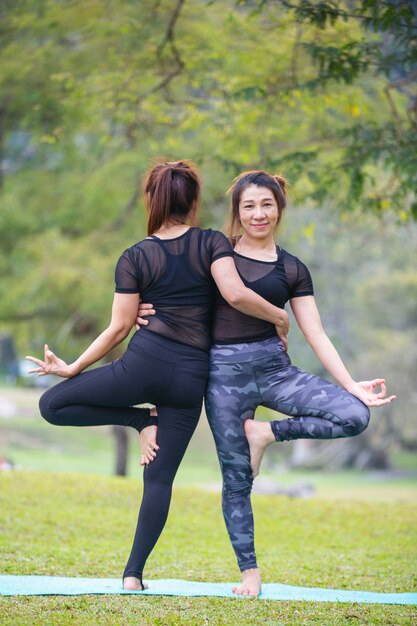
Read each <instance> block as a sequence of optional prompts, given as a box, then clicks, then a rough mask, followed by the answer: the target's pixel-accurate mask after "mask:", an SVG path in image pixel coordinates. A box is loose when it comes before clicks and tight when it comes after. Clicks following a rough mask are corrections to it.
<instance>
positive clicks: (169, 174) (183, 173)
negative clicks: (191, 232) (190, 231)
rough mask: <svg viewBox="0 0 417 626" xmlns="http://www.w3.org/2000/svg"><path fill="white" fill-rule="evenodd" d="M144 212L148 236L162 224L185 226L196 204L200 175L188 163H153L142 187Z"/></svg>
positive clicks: (197, 202) (190, 163)
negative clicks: (146, 218) (145, 212)
mask: <svg viewBox="0 0 417 626" xmlns="http://www.w3.org/2000/svg"><path fill="white" fill-rule="evenodd" d="M143 188H144V192H145V201H146V208H147V209H148V214H149V217H148V235H152V233H154V232H156V231H157V230H159V229H160V228H161V226H162V225H163V224H164V223H166V222H171V223H177V224H185V223H186V221H187V219H189V218H190V217H191V218H193V217H194V214H195V212H196V211H197V208H198V204H199V201H200V189H201V182H200V175H199V173H198V171H197V168H196V166H195V165H194V163H192V162H191V161H187V160H182V161H157V162H155V163H154V164H153V166H152V167H151V169H150V170H149V172H148V173H147V175H146V178H145V181H144V184H143Z"/></svg>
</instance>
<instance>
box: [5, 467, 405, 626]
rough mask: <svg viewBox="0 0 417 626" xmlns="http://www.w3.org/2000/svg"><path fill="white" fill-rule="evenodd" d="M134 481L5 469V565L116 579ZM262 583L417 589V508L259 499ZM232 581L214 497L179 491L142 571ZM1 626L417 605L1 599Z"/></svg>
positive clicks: (339, 620) (368, 612) (320, 621)
mask: <svg viewBox="0 0 417 626" xmlns="http://www.w3.org/2000/svg"><path fill="white" fill-rule="evenodd" d="M139 497H140V481H139V480H135V479H121V478H111V477H105V476H92V475H82V474H50V473H46V472H37V471H32V472H28V471H14V472H8V473H6V472H3V473H2V474H0V520H1V528H0V531H1V532H0V550H1V554H2V559H1V563H2V565H1V571H2V573H8V574H48V575H68V576H91V577H118V576H120V575H121V573H122V570H123V566H124V563H125V560H126V557H127V555H128V552H129V550H130V542H131V538H132V533H133V530H134V526H135V523H136V516H137V507H138V499H139ZM253 500H254V510H255V516H256V533H257V551H258V557H259V563H260V566H261V568H262V572H263V579H264V581H265V582H281V583H287V584H293V585H304V586H323V587H333V588H341V589H364V590H368V591H385V592H401V591H413V590H416V588H417V572H416V566H415V564H416V562H417V529H416V523H415V522H416V517H417V515H416V514H417V505H416V504H413V503H410V502H404V503H398V502H383V503H382V502H364V501H357V500H355V499H347V500H346V501H326V500H319V499H312V500H299V499H297V500H296V499H289V498H287V497H286V496H254V498H253ZM146 578H148V579H152V578H187V579H190V580H203V581H235V580H237V578H238V574H237V568H236V566H235V560H234V555H233V553H232V550H231V547H230V545H229V542H228V539H227V536H226V532H225V529H224V524H223V520H222V517H221V511H220V498H219V495H218V494H214V493H207V492H202V491H200V490H199V489H193V488H190V487H177V488H176V489H175V492H174V498H173V502H172V508H171V512H170V517H169V520H168V523H167V526H166V528H165V530H164V533H163V535H162V537H161V539H160V541H159V543H158V545H157V547H156V549H155V550H154V552H153V553H152V555H151V557H150V559H149V561H148V564H147V568H146V572H145V579H146ZM0 615H1V617H0V623H1V624H2V626H3V625H9V624H17V625H19V626H20V625H26V624H33V625H38V624H39V625H41V624H42V625H45V624H77V625H78V624H116V625H119V624H137V625H145V624H146V625H147V624H152V625H153V624H161V625H162V624H163V625H171V624H188V625H194V624H195V625H197V624H198V625H199V624H233V625H240V624H265V625H266V624H288V625H293V624H294V625H298V624H317V625H327V624H328V625H331V626H333V625H339V624H346V625H347V624H350V625H351V624H392V625H394V624H401V625H402V624H410V625H411V624H415V623H417V610H416V607H409V606H389V605H386V606H385V605H359V604H337V603H314V602H273V601H262V600H245V599H221V598H214V599H213V598H211V599H208V598H168V597H160V598H159V597H147V598H143V597H137V596H82V597H51V598H48V597H26V598H25V597H23V598H22V597H21V598H1V599H0Z"/></svg>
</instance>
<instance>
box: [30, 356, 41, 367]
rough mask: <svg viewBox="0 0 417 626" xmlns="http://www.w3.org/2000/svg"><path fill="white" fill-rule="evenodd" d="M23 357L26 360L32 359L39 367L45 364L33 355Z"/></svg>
mask: <svg viewBox="0 0 417 626" xmlns="http://www.w3.org/2000/svg"><path fill="white" fill-rule="evenodd" d="M25 359H27V360H28V361H32V362H33V363H36V365H40V366H41V367H43V366H44V365H45V362H44V361H41V360H40V359H37V358H36V357H34V356H25Z"/></svg>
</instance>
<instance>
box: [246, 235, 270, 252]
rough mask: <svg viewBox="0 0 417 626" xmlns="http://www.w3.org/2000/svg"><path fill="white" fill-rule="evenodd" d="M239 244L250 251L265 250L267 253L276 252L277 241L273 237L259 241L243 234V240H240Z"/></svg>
mask: <svg viewBox="0 0 417 626" xmlns="http://www.w3.org/2000/svg"><path fill="white" fill-rule="evenodd" d="M239 244H240V246H242V247H245V249H248V250H265V251H272V250H273V251H274V252H275V246H276V244H275V239H274V237H273V236H272V235H271V236H270V237H266V238H265V239H257V238H255V237H251V236H250V235H247V234H246V233H243V235H242V236H241V238H240V239H239Z"/></svg>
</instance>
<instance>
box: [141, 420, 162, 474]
mask: <svg viewBox="0 0 417 626" xmlns="http://www.w3.org/2000/svg"><path fill="white" fill-rule="evenodd" d="M157 433H158V426H155V425H152V426H146V427H145V428H143V429H142V430H141V432H140V433H139V441H140V452H141V454H140V464H141V465H149V463H151V462H152V461H153V460H154V458H155V457H156V451H157V450H159V446H158V444H157V443H156V435H157Z"/></svg>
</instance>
